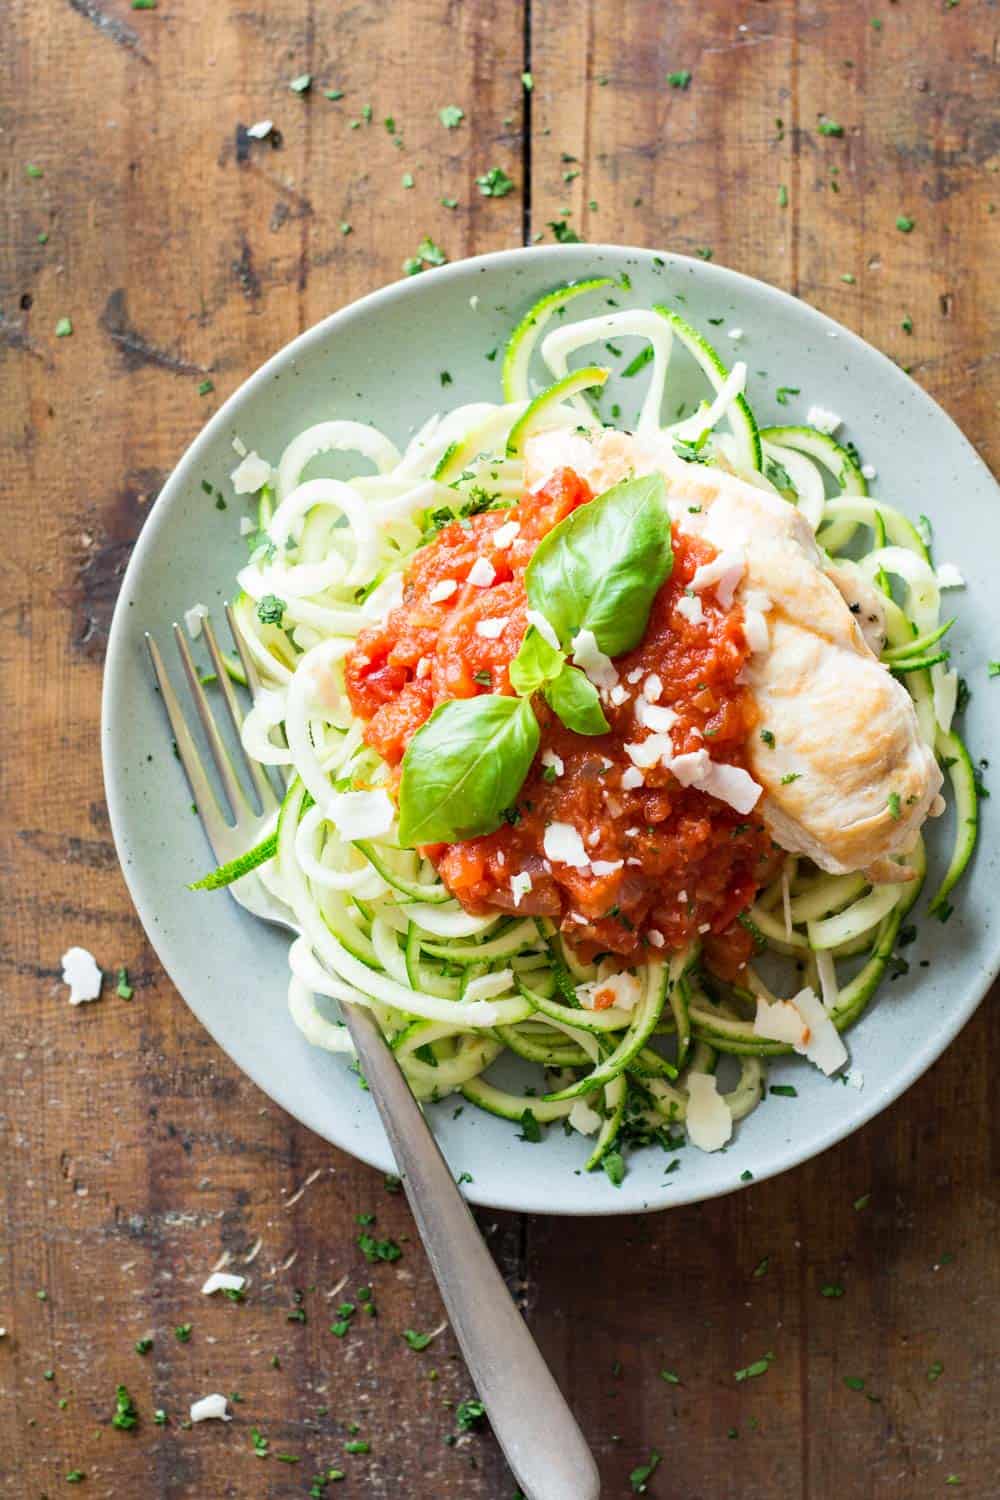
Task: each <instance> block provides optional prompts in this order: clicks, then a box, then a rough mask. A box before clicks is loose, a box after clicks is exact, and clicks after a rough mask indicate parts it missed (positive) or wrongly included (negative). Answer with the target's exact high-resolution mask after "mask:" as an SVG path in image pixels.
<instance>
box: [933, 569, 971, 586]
mask: <svg viewBox="0 0 1000 1500" xmlns="http://www.w3.org/2000/svg"><path fill="white" fill-rule="evenodd" d="M936 577H937V585H938V588H939V589H964V588H965V579H964V578H963V577H962V575H961V573H960V572H959V571H958V569H957V568H956V566H955V564H954V563H941V565H940V567H939V568H938V570H937V574H936Z"/></svg>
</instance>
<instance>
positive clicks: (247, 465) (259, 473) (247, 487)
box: [229, 453, 274, 495]
mask: <svg viewBox="0 0 1000 1500" xmlns="http://www.w3.org/2000/svg"><path fill="white" fill-rule="evenodd" d="M229 477H230V479H231V480H232V482H233V489H234V490H235V491H236V493H237V495H255V494H256V493H257V491H258V490H261V489H263V488H264V486H265V484H270V483H271V480H272V479H273V478H274V471H273V469H272V468H271V465H270V464H269V463H268V461H267V459H266V458H261V456H260V454H259V453H248V454H247V456H246V458H245V459H244V460H243V462H242V463H240V464H237V466H236V468H235V469H234V470H233V472H232V473H231V474H230V476H229Z"/></svg>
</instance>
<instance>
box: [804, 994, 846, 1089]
mask: <svg viewBox="0 0 1000 1500" xmlns="http://www.w3.org/2000/svg"><path fill="white" fill-rule="evenodd" d="M792 1004H793V1005H794V1006H795V1007H796V1008H797V1009H798V1011H799V1013H800V1014H801V1016H802V1018H803V1020H804V1021H805V1023H806V1025H807V1026H808V1028H809V1031H810V1037H809V1041H808V1044H807V1045H806V1049H805V1054H806V1057H808V1059H809V1061H810V1062H811V1063H815V1064H816V1066H817V1068H819V1070H820V1072H822V1073H825V1074H826V1075H827V1077H828V1078H829V1076H830V1074H831V1073H836V1071H837V1069H838V1068H842V1067H843V1066H844V1064H845V1062H846V1061H847V1048H846V1047H845V1046H844V1043H843V1042H842V1040H841V1037H840V1032H839V1031H838V1030H837V1028H836V1026H834V1024H833V1022H832V1021H831V1019H830V1017H829V1016H828V1015H827V1012H826V1009H825V1007H824V1005H823V1002H822V1000H820V998H819V997H818V995H817V994H816V992H815V990H811V989H808V988H807V989H804V990H800V991H799V993H798V994H797V995H796V996H795V997H794V998H793V1000H792Z"/></svg>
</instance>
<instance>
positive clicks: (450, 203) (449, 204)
mask: <svg viewBox="0 0 1000 1500" xmlns="http://www.w3.org/2000/svg"><path fill="white" fill-rule="evenodd" d="M441 205H442V207H443V208H457V207H458V199H457V198H442V199H441Z"/></svg>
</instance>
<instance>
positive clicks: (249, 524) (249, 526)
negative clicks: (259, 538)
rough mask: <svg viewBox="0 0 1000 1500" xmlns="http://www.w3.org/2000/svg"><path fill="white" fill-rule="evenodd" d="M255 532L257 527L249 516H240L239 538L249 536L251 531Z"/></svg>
mask: <svg viewBox="0 0 1000 1500" xmlns="http://www.w3.org/2000/svg"><path fill="white" fill-rule="evenodd" d="M256 530H257V527H256V526H255V525H254V523H253V521H251V519H250V517H249V516H240V536H249V535H250V533H251V532H252V531H256Z"/></svg>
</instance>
